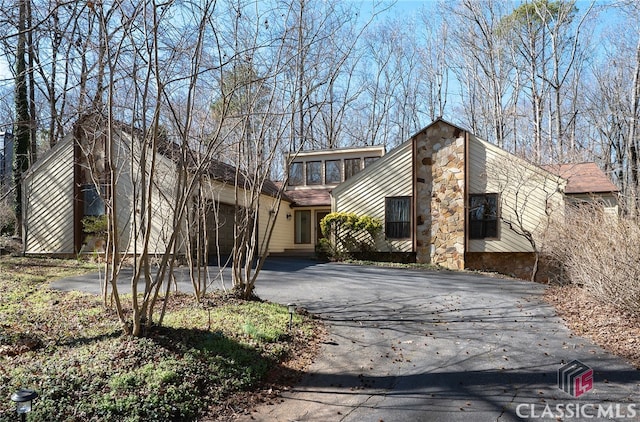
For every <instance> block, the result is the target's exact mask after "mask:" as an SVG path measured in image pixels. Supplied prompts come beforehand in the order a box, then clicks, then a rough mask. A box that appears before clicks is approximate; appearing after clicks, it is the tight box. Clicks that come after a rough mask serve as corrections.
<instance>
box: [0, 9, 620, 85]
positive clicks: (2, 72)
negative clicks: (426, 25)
mask: <svg viewBox="0 0 640 422" xmlns="http://www.w3.org/2000/svg"><path fill="white" fill-rule="evenodd" d="M346 1H349V2H351V3H356V4H358V5H359V6H360V7H361V10H362V11H363V12H371V11H372V10H373V8H374V5H376V4H377V7H376V8H377V9H380V7H381V6H383V7H384V6H385V5H386V6H389V10H387V11H386V12H385V13H383V14H382V15H381V16H380V17H381V18H384V17H388V16H391V17H397V16H407V17H409V16H412V15H415V14H417V13H418V12H419V11H420V10H422V9H423V8H427V9H428V8H429V7H430V6H431V7H433V6H435V5H437V0H420V1H418V0H395V1H394V0H390V1H388V0H383V1H381V0H346ZM511 1H512V2H513V3H514V4H518V3H521V0H511ZM590 3H591V0H577V5H578V8H579V9H583V8H585V7H588V5H589V4H590ZM610 3H612V0H596V4H597V5H604V4H610ZM581 6H582V7H581ZM10 78H11V72H10V71H9V67H8V65H7V60H6V58H5V57H4V56H0V81H2V80H4V79H10Z"/></svg>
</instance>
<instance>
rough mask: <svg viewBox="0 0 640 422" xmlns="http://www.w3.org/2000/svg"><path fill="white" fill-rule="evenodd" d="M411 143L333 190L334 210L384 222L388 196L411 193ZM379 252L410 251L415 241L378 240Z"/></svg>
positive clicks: (408, 142)
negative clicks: (366, 216)
mask: <svg viewBox="0 0 640 422" xmlns="http://www.w3.org/2000/svg"><path fill="white" fill-rule="evenodd" d="M411 145H412V144H411V142H410V141H407V142H405V143H404V144H402V145H400V146H399V147H397V148H396V149H394V150H393V151H391V152H390V153H388V154H387V155H385V156H384V157H382V158H380V159H379V160H377V161H376V162H374V163H373V164H371V165H370V166H369V167H368V168H367V169H365V170H364V171H363V172H361V173H359V174H357V175H356V176H354V177H353V178H351V179H349V180H348V181H346V182H345V183H343V184H341V185H338V187H336V188H335V189H334V190H333V192H332V193H331V194H332V196H333V201H334V207H335V208H334V210H335V211H339V212H353V213H356V214H358V215H368V216H371V217H373V218H377V219H378V220H380V222H381V223H382V224H383V225H384V216H385V198H386V197H389V196H411V195H412V190H413V186H412V165H411V156H412V149H411ZM376 243H377V244H376V247H377V248H378V249H379V250H380V251H401V252H411V251H412V249H413V242H412V240H411V239H406V240H385V238H384V236H381V237H380V238H379V239H377V242H376Z"/></svg>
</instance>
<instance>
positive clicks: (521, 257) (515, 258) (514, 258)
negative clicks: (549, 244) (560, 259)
mask: <svg viewBox="0 0 640 422" xmlns="http://www.w3.org/2000/svg"><path fill="white" fill-rule="evenodd" d="M534 261H535V255H534V253H533V252H467V256H466V264H467V268H468V269H470V270H477V271H487V272H496V273H500V274H505V275H508V276H511V277H515V278H521V279H523V280H531V272H532V271H533V265H534ZM560 275H561V269H560V268H558V266H557V264H554V263H553V262H551V261H550V260H549V259H547V258H546V257H544V256H541V257H540V261H539V262H538V272H537V273H536V280H535V281H537V282H539V283H549V282H550V281H551V280H554V279H555V278H556V277H558V276H560Z"/></svg>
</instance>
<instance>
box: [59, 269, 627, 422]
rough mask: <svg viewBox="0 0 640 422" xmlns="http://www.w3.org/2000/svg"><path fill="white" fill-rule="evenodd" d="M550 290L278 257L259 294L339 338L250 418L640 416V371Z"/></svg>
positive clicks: (78, 284) (65, 284)
mask: <svg viewBox="0 0 640 422" xmlns="http://www.w3.org/2000/svg"><path fill="white" fill-rule="evenodd" d="M96 280H97V278H96ZM179 282H180V284H179V285H180V286H181V287H180V288H184V289H188V288H189V287H188V286H189V285H188V283H186V282H185V280H179ZM90 283H91V282H90V281H89V280H88V279H86V278H85V279H84V281H83V279H77V280H75V281H74V280H73V279H67V280H64V281H60V282H57V283H56V285H55V286H54V287H58V288H62V289H71V288H80V289H82V286H83V285H85V286H86V285H87V284H90ZM543 290H544V286H542V285H539V284H534V283H530V282H525V281H517V280H508V279H500V278H491V277H485V276H480V275H476V274H470V273H457V272H448V271H443V272H436V271H423V270H407V269H393V268H376V267H361V266H354V265H344V264H318V263H315V262H311V261H300V260H294V261H290V260H276V259H274V260H270V261H269V262H268V264H267V266H266V267H265V269H264V270H263V273H262V274H261V278H260V280H259V282H258V285H257V289H256V292H257V294H258V295H259V296H260V297H262V298H264V299H268V300H270V301H274V302H279V303H283V304H286V303H288V302H295V303H296V304H297V305H298V306H300V307H303V308H305V309H307V310H308V311H309V312H312V313H314V314H317V315H320V316H321V317H322V318H323V319H324V320H325V321H326V323H327V326H328V329H329V333H330V336H329V338H328V339H327V341H326V342H325V344H323V347H322V351H321V355H320V356H319V357H318V359H317V360H316V362H315V363H314V364H313V365H312V366H311V367H310V368H309V370H308V374H307V375H306V376H305V377H304V379H303V380H302V382H301V383H300V384H299V385H297V386H296V387H295V388H293V389H292V390H291V391H288V392H286V393H285V394H284V396H283V401H282V403H280V404H278V405H276V406H273V405H264V406H262V407H260V408H258V409H257V411H256V412H254V413H253V414H252V415H251V416H247V417H246V418H245V419H244V420H246V421H256V420H258V421H354V422H355V421H358V422H359V421H385V422H390V421H457V420H460V421H513V420H550V421H555V420H591V421H595V420H640V372H638V371H637V370H635V369H634V368H633V367H632V366H630V365H629V364H627V363H625V362H624V361H623V360H621V359H619V358H616V357H614V356H612V355H610V354H608V353H606V352H605V351H603V350H602V349H601V348H599V347H597V346H595V345H594V344H592V343H591V342H589V341H588V340H586V339H584V338H581V337H578V336H575V335H573V334H572V333H571V332H570V331H569V330H568V329H567V328H566V327H565V326H564V324H563V322H562V321H561V320H560V319H559V318H557V317H556V316H555V314H554V312H553V309H552V308H551V307H549V306H548V305H546V304H545V303H544V302H543V301H542V300H541V295H542V293H543ZM573 360H578V361H580V362H582V363H583V364H584V365H586V366H587V367H589V368H592V369H593V384H592V388H591V389H589V383H588V373H587V372H588V368H583V369H582V370H580V371H578V372H579V373H578V374H577V375H583V377H578V378H579V379H582V380H583V381H585V383H583V387H582V390H580V388H581V387H580V386H578V391H584V394H582V395H581V396H579V397H575V394H574V395H572V394H569V393H567V392H565V391H563V390H561V389H560V388H559V387H558V385H557V373H558V369H559V368H561V366H563V365H564V364H566V363H568V362H571V361H573Z"/></svg>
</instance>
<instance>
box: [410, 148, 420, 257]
mask: <svg viewBox="0 0 640 422" xmlns="http://www.w3.org/2000/svg"><path fill="white" fill-rule="evenodd" d="M416 157H417V154H416V136H414V137H413V138H411V252H416V250H417V249H416V237H417V236H416V233H417V231H418V222H417V221H416V216H417V213H416V208H417V207H418V198H417V196H416V195H417V190H416Z"/></svg>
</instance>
